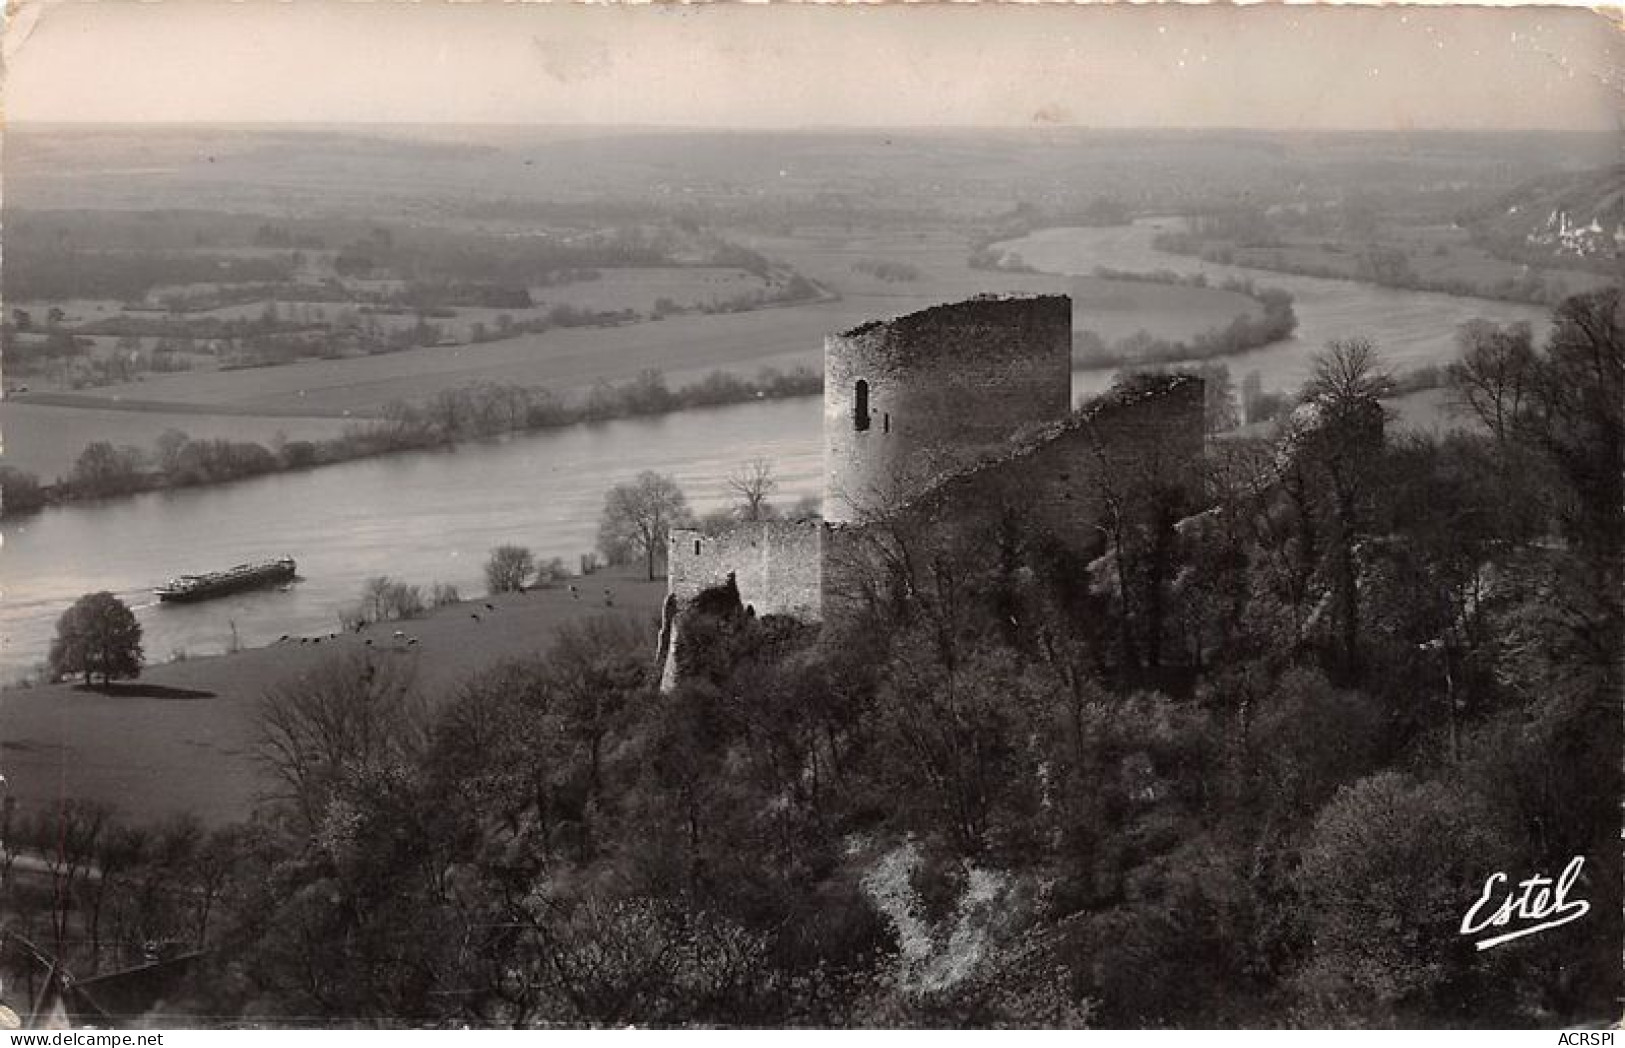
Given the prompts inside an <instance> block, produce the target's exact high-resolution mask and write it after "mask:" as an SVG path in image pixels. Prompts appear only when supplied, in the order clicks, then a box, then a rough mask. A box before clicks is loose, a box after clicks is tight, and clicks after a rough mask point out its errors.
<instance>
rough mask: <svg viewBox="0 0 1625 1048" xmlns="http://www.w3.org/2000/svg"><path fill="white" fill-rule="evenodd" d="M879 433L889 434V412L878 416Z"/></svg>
mask: <svg viewBox="0 0 1625 1048" xmlns="http://www.w3.org/2000/svg"><path fill="white" fill-rule="evenodd" d="M880 431H881V432H882V433H890V432H891V412H889V411H887V412H885V413H883V414H882V415H881V416H880Z"/></svg>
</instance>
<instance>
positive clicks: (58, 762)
mask: <svg viewBox="0 0 1625 1048" xmlns="http://www.w3.org/2000/svg"><path fill="white" fill-rule="evenodd" d="M574 581H575V585H576V587H577V591H578V594H579V595H578V596H577V595H572V594H571V592H570V591H569V590H568V589H567V588H565V587H564V586H559V587H554V588H549V589H541V590H534V591H532V592H530V593H526V594H522V595H518V594H507V595H503V596H500V597H495V598H490V599H489V600H488V599H486V598H477V599H473V600H467V601H463V602H462V603H459V604H452V605H447V606H445V607H442V608H438V609H435V610H434V611H432V612H430V613H429V614H427V615H425V616H424V617H422V618H417V619H411V620H408V621H403V622H387V623H377V624H374V625H372V626H370V627H368V628H367V629H366V630H364V631H362V632H360V633H356V634H336V635H335V634H332V633H321V634H312V633H307V634H296V635H291V636H290V637H289V639H288V640H286V641H277V642H273V643H271V644H268V645H265V646H263V647H257V648H245V649H243V650H242V651H238V652H235V653H233V654H227V655H216V656H210V657H204V658H186V659H182V660H178V661H172V662H165V663H160V664H157V665H152V666H149V667H147V669H146V670H144V671H143V672H142V674H141V677H140V679H139V680H136V681H128V682H123V683H120V684H115V685H113V686H112V687H110V688H105V689H103V688H98V689H84V688H81V687H77V686H75V685H73V684H67V683H64V684H50V685H39V686H35V687H27V688H19V687H10V688H6V689H4V690H0V775H3V776H4V777H5V783H6V796H7V797H14V798H16V800H17V802H18V804H19V805H21V806H22V807H23V808H25V809H26V808H32V807H38V806H40V805H44V804H53V803H58V802H60V801H61V800H63V799H67V798H80V799H85V800H93V801H99V802H102V803H105V804H108V805H111V806H112V807H114V808H115V809H117V810H118V811H119V812H120V813H121V814H122V815H123V816H124V817H125V818H127V819H129V820H131V821H135V822H146V821H155V820H157V819H161V818H164V817H168V816H175V815H181V814H187V813H189V814H192V815H195V816H197V817H198V818H199V819H202V820H203V821H204V822H205V823H206V824H209V825H223V824H226V823H229V822H234V821H238V820H241V819H245V818H247V816H248V814H249V812H250V811H251V810H252V808H253V805H254V801H255V798H256V797H257V796H258V795H259V794H260V793H261V792H262V791H263V790H264V789H265V786H266V783H265V781H264V779H263V777H262V772H261V770H260V768H259V767H258V766H257V764H256V762H255V760H254V757H253V752H254V747H255V710H256V708H257V705H258V702H259V699H260V696H261V695H263V694H264V693H265V691H266V689H268V688H270V687H273V686H275V685H276V684H277V683H278V682H280V681H284V680H288V679H293V678H297V677H298V676H300V675H301V674H304V673H308V672H310V671H311V670H313V669H315V668H317V667H318V666H320V665H321V663H322V662H323V661H324V660H326V659H331V658H334V657H337V656H343V655H346V654H349V655H361V654H364V655H367V656H369V657H372V658H375V659H379V660H389V661H390V662H393V663H395V664H397V665H398V667H399V668H401V669H402V670H404V671H406V672H409V673H410V674H411V675H412V679H413V681H414V684H415V686H416V687H417V688H419V689H420V690H421V691H422V693H423V694H424V695H426V696H429V697H431V698H432V697H437V696H442V695H445V694H447V693H448V692H449V690H450V689H451V688H453V687H455V686H456V684H457V683H458V682H459V681H461V680H463V679H465V678H466V677H467V676H469V675H470V674H472V673H475V672H477V671H478V670H480V669H483V668H486V667H489V666H491V665H493V664H495V663H497V662H500V661H501V660H503V659H507V658H515V657H520V656H524V655H530V654H534V653H537V652H540V651H543V650H545V649H546V648H547V646H548V644H549V643H550V640H551V638H552V636H553V635H554V634H555V633H556V631H557V630H558V628H559V627H560V626H561V625H564V624H565V623H569V622H578V621H582V620H585V619H589V618H591V617H593V616H596V615H602V614H615V615H630V616H634V617H637V618H639V619H642V620H646V621H647V622H648V624H649V636H650V644H651V647H650V657H651V659H652V658H653V638H654V635H655V629H656V623H657V620H658V615H659V608H660V603H661V601H662V600H663V599H664V598H665V592H666V588H665V583H664V581H656V582H649V581H646V580H644V579H640V578H637V577H636V576H635V575H634V574H630V573H627V572H623V571H613V572H611V571H606V572H601V573H598V574H595V575H592V576H589V577H587V578H584V579H576V580H574ZM606 593H607V597H606ZM487 604H489V605H490V607H487ZM397 631H399V632H400V633H401V634H403V636H401V637H396V636H395V634H396V632H397ZM318 639H319V641H320V642H319V643H317V640H318ZM412 641H415V643H412Z"/></svg>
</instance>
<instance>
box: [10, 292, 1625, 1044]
mask: <svg viewBox="0 0 1625 1048" xmlns="http://www.w3.org/2000/svg"><path fill="white" fill-rule="evenodd" d="M1554 320H1555V323H1554V327H1553V330H1552V333H1551V335H1550V337H1549V339H1548V340H1547V341H1546V343H1545V344H1544V345H1535V344H1534V343H1533V342H1532V340H1531V337H1530V333H1529V331H1528V329H1527V328H1521V327H1506V328H1500V327H1493V326H1481V327H1471V328H1468V329H1467V330H1465V331H1464V333H1463V350H1462V356H1461V359H1460V360H1459V361H1458V363H1457V364H1456V365H1454V366H1453V368H1452V369H1451V382H1452V385H1453V386H1454V388H1455V390H1456V393H1457V396H1458V398H1459V399H1460V401H1461V402H1462V404H1463V406H1464V410H1466V411H1467V412H1469V413H1470V414H1471V416H1472V417H1473V419H1474V420H1475V423H1476V424H1475V426H1474V427H1473V428H1472V429H1471V430H1470V431H1452V432H1449V433H1447V434H1445V435H1437V436H1435V435H1419V434H1404V435H1397V434H1394V433H1390V432H1387V431H1385V429H1384V427H1383V425H1382V410H1383V409H1382V408H1381V407H1380V405H1378V404H1377V402H1376V398H1377V397H1378V396H1380V395H1381V394H1382V393H1383V392H1384V391H1385V388H1386V383H1387V378H1386V376H1385V375H1384V373H1383V371H1382V368H1381V362H1380V358H1379V357H1378V356H1377V355H1376V353H1375V352H1374V351H1373V350H1372V348H1371V347H1370V346H1369V345H1368V344H1365V343H1363V342H1360V341H1358V340H1351V341H1347V342H1341V343H1335V344H1333V345H1332V346H1331V347H1329V348H1328V350H1327V351H1326V353H1325V355H1324V356H1323V357H1322V358H1321V359H1320V361H1319V364H1318V367H1317V370H1316V373H1315V377H1314V379H1313V380H1312V381H1311V383H1310V384H1309V386H1308V387H1307V388H1306V389H1305V390H1304V392H1303V398H1302V399H1303V403H1302V406H1300V407H1299V409H1298V410H1297V411H1296V412H1295V413H1294V414H1293V416H1292V418H1291V420H1290V421H1289V422H1287V423H1284V424H1283V427H1282V429H1281V430H1280V432H1278V433H1276V434H1275V435H1273V436H1272V437H1271V438H1270V439H1269V440H1261V441H1252V442H1248V441H1242V440H1228V441H1219V442H1214V443H1213V444H1212V445H1211V446H1210V453H1209V457H1208V461H1207V462H1206V463H1205V469H1204V475H1203V477H1202V478H1201V484H1200V488H1199V490H1197V491H1193V490H1191V488H1190V487H1189V486H1188V485H1180V484H1175V483H1173V482H1172V480H1171V478H1169V477H1164V476H1157V475H1145V476H1133V477H1114V478H1110V479H1109V480H1108V481H1106V482H1104V483H1107V484H1108V485H1109V486H1110V487H1111V489H1112V490H1111V491H1109V492H1107V493H1106V497H1105V499H1104V502H1105V504H1106V505H1107V506H1108V507H1109V512H1108V514H1107V516H1106V518H1105V524H1104V525H1103V527H1102V529H1101V534H1100V535H1099V537H1098V539H1095V540H1089V541H1081V542H1066V541H1062V540H1061V539H1060V538H1058V537H1057V536H1055V535H1052V534H1047V533H1045V532H1044V531H1043V530H1042V529H1041V528H1039V527H1038V526H1037V525H1036V524H1035V523H1034V522H1033V520H1032V519H1030V518H1029V516H1028V515H1027V514H1026V513H1024V512H1023V507H1022V505H1021V504H1020V503H1019V502H1018V501H1015V500H1012V501H1011V502H1010V503H1009V504H990V505H988V506H987V507H986V508H985V511H984V512H980V513H978V514H975V515H974V516H968V517H966V518H965V519H964V520H962V521H956V522H954V524H953V526H952V527H931V528H922V527H916V526H915V525H913V524H910V523H909V522H908V521H906V520H903V519H898V520H896V521H890V522H883V526H881V527H878V528H876V529H875V530H874V538H873V540H872V541H873V542H874V543H875V544H876V548H875V551H874V552H875V553H876V554H878V555H879V556H878V558H877V559H876V560H875V561H873V562H874V563H883V564H885V565H886V566H887V567H886V568H885V569H884V570H881V571H877V572H874V573H873V574H872V575H871V577H870V583H871V584H870V585H869V586H868V587H866V590H865V593H864V594H862V600H861V602H860V607H861V611H860V613H858V614H856V615H854V616H853V617H852V618H851V619H850V620H848V621H845V622H844V623H842V624H840V625H839V626H835V625H832V626H829V627H826V628H824V629H822V630H819V629H816V628H814V627H811V626H808V625H806V624H802V623H798V622H795V621H790V620H784V619H778V618H774V617H762V618H757V617H755V616H754V615H752V614H750V613H748V612H747V611H746V610H745V609H743V608H741V607H739V606H738V602H737V596H736V594H731V593H730V592H729V591H728V590H727V589H726V588H723V589H720V590H716V591H713V592H712V593H711V594H710V595H709V596H708V597H707V598H706V599H705V600H702V601H699V602H697V604H696V607H695V608H694V609H693V610H692V611H691V612H690V613H689V619H688V621H686V622H685V623H684V631H685V634H684V635H685V638H688V640H687V641H686V642H685V646H684V652H685V655H684V665H683V666H682V670H683V677H684V683H683V684H682V685H681V686H680V688H679V689H678V690H677V691H676V692H675V693H673V694H670V695H663V696H662V695H657V694H656V693H655V692H654V687H653V686H654V681H653V680H652V679H651V674H652V671H653V668H654V667H653V665H652V660H651V658H650V654H651V652H650V648H651V633H650V630H649V628H648V624H647V623H644V622H641V621H629V620H622V619H614V618H605V619H602V620H599V621H597V622H595V623H593V624H592V625H590V626H588V627H583V628H578V629H573V630H570V631H567V632H565V633H564V634H563V635H561V636H560V637H559V638H558V641H557V643H556V645H555V646H554V647H553V649H552V650H551V651H550V652H549V653H548V654H547V655H546V656H545V657H540V658H538V659H535V660H531V661H524V662H519V663H513V664H509V665H504V666H501V667H496V668H493V669H492V670H490V671H489V672H487V673H485V674H483V675H481V676H479V677H476V678H475V679H472V680H469V681H467V682H466V683H465V684H464V685H463V686H462V687H460V688H458V689H456V690H455V692H454V693H452V694H447V695H435V696H424V695H420V694H418V692H417V691H416V690H414V689H413V688H412V687H411V682H410V680H409V679H407V678H405V677H404V676H403V675H402V674H401V672H400V671H399V669H398V667H397V665H396V664H394V663H392V662H390V661H389V660H388V659H387V658H386V659H376V658H375V659H370V660H369V659H361V658H356V659H351V660H344V661H336V662H333V663H331V664H329V665H328V666H326V667H325V668H324V669H323V670H322V671H320V672H318V673H316V674H313V675H311V676H309V677H307V678H304V679H300V680H294V681H289V682H287V683H286V684H284V685H283V686H281V687H279V688H278V689H276V690H274V691H273V692H272V693H271V694H270V695H268V696H267V697H266V701H265V705H264V710H263V715H262V719H263V723H264V731H263V750H262V756H263V758H264V759H265V760H266V761H267V767H268V768H269V769H270V770H271V771H272V772H273V773H274V775H275V776H276V778H277V781H278V782H279V784H280V787H281V789H280V791H279V792H280V796H279V797H278V798H276V799H275V800H274V801H272V802H269V803H268V804H267V806H266V807H265V809H264V810H263V811H261V812H260V813H259V816H258V818H257V819H256V820H255V821H254V822H253V823H251V824H248V825H245V826H242V827H238V828H234V829H231V830H228V831H221V832H218V833H216V834H214V835H212V836H204V835H202V834H199V833H196V832H190V833H189V832H188V831H187V830H186V829H185V828H184V827H181V828H176V827H170V828H167V829H163V830H159V831H145V830H142V831H133V830H125V829H118V828H116V827H114V825H113V824H112V823H110V822H108V821H106V819H105V816H98V817H97V818H91V817H90V816H89V815H87V813H85V812H84V811H83V810H77V809H72V808H70V809H66V810H65V813H53V815H52V816H51V818H55V819H72V820H75V821H74V826H75V827H77V829H76V830H75V832H74V833H70V834H66V835H64V834H63V833H62V832H61V827H60V826H54V825H47V824H48V823H49V822H50V820H49V819H46V820H43V821H41V823H40V824H39V825H38V826H37V827H34V828H32V829H29V830H27V832H23V833H21V834H11V835H8V838H7V839H8V840H27V839H29V838H30V836H31V835H32V837H33V838H34V839H42V840H43V839H48V840H53V841H68V842H69V843H70V845H71V847H72V848H73V849H77V850H76V851H75V852H74V854H76V855H79V856H80V860H79V865H78V866H74V865H71V864H70V865H68V866H67V867H65V869H66V873H65V877H66V888H65V890H59V891H56V892H54V893H44V894H42V895H41V896H40V897H39V898H38V899H37V900H36V903H37V906H38V909H37V911H36V912H35V913H34V914H33V915H32V916H31V917H29V918H28V919H27V920H25V921H23V922H22V923H19V924H18V925H17V927H26V928H28V929H29V930H30V931H31V932H32V934H33V936H34V938H35V940H36V941H40V942H42V943H48V942H50V941H51V939H52V938H53V935H54V937H55V939H56V941H57V943H58V946H59V948H60V949H62V950H63V951H64V952H65V953H67V954H68V955H69V957H70V958H72V956H73V951H75V950H77V951H78V952H79V954H80V956H79V957H77V958H76V960H77V961H78V962H79V963H81V964H82V965H83V966H84V967H85V968H87V969H89V970H94V969H95V968H97V967H116V965H114V964H112V963H110V962H111V961H112V960H113V958H112V956H111V952H112V951H114V949H115V948H113V947H106V948H104V947H100V946H99V945H97V941H98V939H99V937H101V936H102V935H103V934H105V938H106V939H107V941H109V942H115V941H130V940H132V939H134V938H137V937H138V933H139V937H142V938H145V939H146V940H149V941H159V942H165V943H174V944H176V948H177V949H179V948H182V947H185V948H188V949H190V948H193V947H204V948H207V949H208V951H209V952H208V953H207V954H206V955H205V957H204V959H203V961H202V962H201V963H200V965H199V967H198V969H197V971H196V973H195V975H194V976H193V978H192V981H191V984H190V989H189V990H188V991H187V992H188V996H187V999H186V1006H187V1007H189V1008H191V1009H192V1010H193V1011H195V1013H196V1014H199V1015H210V1016H239V1017H243V1018H245V1019H253V1020H256V1021H261V1022H268V1023H276V1022H278V1021H279V1018H282V1017H292V1016H303V1017H327V1018H328V1019H329V1020H331V1021H339V1020H343V1021H349V1022H362V1023H378V1024H395V1023H411V1024H421V1023H431V1024H448V1025H450V1024H459V1023H474V1024H481V1025H484V1024H494V1025H504V1026H524V1025H539V1024H555V1023H566V1024H624V1023H637V1024H654V1025H661V1024H679V1023H681V1024H730V1025H767V1026H780V1025H818V1026H849V1025H850V1026H894V1025H930V1026H944V1025H975V1026H1006V1025H1008V1026H1112V1027H1138V1026H1180V1027H1186V1026H1208V1027H1211V1026H1221V1027H1222V1026H1232V1025H1240V1026H1338V1027H1341V1026H1367V1025H1379V1026H1387V1025H1397V1026H1430V1025H1431V1026H1440V1025H1442V1026H1491V1027H1500V1026H1551V1025H1555V1024H1564V1023H1574V1022H1579V1021H1585V1020H1594V1019H1601V1018H1604V1017H1607V1016H1610V1015H1612V1014H1613V1013H1614V1009H1615V1006H1616V999H1617V996H1618V994H1619V991H1620V971H1619V964H1618V943H1619V941H1620V911H1621V899H1620V884H1621V877H1620V865H1619V850H1618V827H1619V808H1618V804H1619V797H1620V766H1621V747H1620V739H1621V731H1620V727H1621V725H1620V707H1619V694H1620V685H1621V677H1620V660H1621V637H1622V632H1621V628H1622V625H1625V613H1622V608H1621V603H1620V594H1621V582H1622V581H1625V580H1622V572H1621V551H1622V541H1625V521H1622V506H1625V498H1622V494H1625V493H1622V489H1621V477H1622V473H1621V466H1622V464H1625V457H1622V452H1625V315H1622V309H1621V296H1620V293H1619V292H1618V291H1617V290H1612V291H1605V292H1599V293H1595V294H1591V295H1588V296H1585V297H1579V298H1573V299H1570V300H1568V301H1566V302H1565V303H1564V304H1563V305H1561V306H1560V307H1559V308H1558V309H1557V310H1556V312H1555V316H1554ZM92 826H93V827H94V830H93V832H92V831H91V830H88V829H86V827H92ZM58 854H59V855H60V854H63V853H62V852H60V851H59V852H58ZM1575 857H1582V858H1583V860H1584V862H1583V867H1582V870H1581V873H1580V876H1579V878H1578V880H1577V881H1576V883H1575V886H1574V888H1573V891H1572V897H1574V898H1583V899H1585V900H1586V901H1588V902H1589V903H1590V910H1589V912H1588V914H1587V915H1586V916H1585V917H1584V919H1582V920H1579V921H1577V922H1574V923H1571V924H1568V925H1566V926H1564V927H1561V928H1556V929H1552V930H1550V931H1547V932H1545V933H1543V934H1540V935H1534V936H1529V937H1526V938H1521V939H1518V940H1517V941H1515V942H1510V943H1507V944H1505V945H1503V946H1500V947H1497V948H1495V949H1491V950H1486V951H1480V950H1477V949H1475V945H1474V941H1473V938H1472V937H1469V936H1464V935H1462V934H1461V933H1460V924H1461V920H1462V916H1463V914H1464V913H1465V912H1466V911H1467V909H1468V907H1470V906H1471V905H1472V904H1473V903H1474V901H1475V900H1477V899H1478V898H1479V896H1480V894H1481V893H1482V891H1483V887H1484V884H1485V881H1486V878H1488V877H1490V876H1491V875H1492V874H1494V873H1497V872H1505V873H1507V874H1508V875H1509V876H1510V877H1511V880H1512V881H1513V882H1517V881H1520V880H1522V879H1524V878H1527V877H1531V876H1534V875H1535V874H1537V873H1542V874H1545V875H1547V876H1549V877H1555V876H1556V875H1557V874H1558V873H1559V872H1560V871H1561V870H1562V869H1563V868H1564V867H1565V866H1566V865H1568V864H1569V863H1570V862H1571V860H1573V859H1574V858H1575ZM92 865H93V866H95V867H97V868H98V869H99V870H100V872H101V876H100V878H99V879H97V880H95V881H94V882H92V881H91V880H89V879H88V878H86V877H84V876H83V874H82V869H83V868H84V867H86V866H92ZM76 870H77V871H80V872H79V873H77V874H76V872H75V871H76ZM166 871H167V872H166ZM63 876H64V875H63V874H61V873H59V874H58V879H57V882H56V883H57V886H58V887H59V888H61V887H62V885H63V882H62V877H63ZM76 876H78V878H79V879H78V880H77V881H76V880H75V877H76ZM121 922H124V923H121ZM131 922H133V923H131ZM136 925H139V928H137V927H136ZM98 926H99V927H100V928H101V929H103V931H102V932H97V931H95V930H91V929H95V928H96V927H98ZM115 926H118V928H119V929H121V930H119V931H112V930H108V929H113V928H114V927H115ZM81 932H86V933H85V934H80V933H81ZM74 943H88V944H90V945H79V946H74V945H72V944H74ZM97 950H100V951H101V955H100V956H98V955H97V954H96V953H95V952H88V953H87V951H97Z"/></svg>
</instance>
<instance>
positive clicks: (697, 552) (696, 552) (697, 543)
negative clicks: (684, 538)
mask: <svg viewBox="0 0 1625 1048" xmlns="http://www.w3.org/2000/svg"><path fill="white" fill-rule="evenodd" d="M694 555H695V556H696V557H698V556H699V555H700V540H699V539H695V540H694Z"/></svg>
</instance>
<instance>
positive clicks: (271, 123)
mask: <svg viewBox="0 0 1625 1048" xmlns="http://www.w3.org/2000/svg"><path fill="white" fill-rule="evenodd" d="M134 127H139V128H164V129H188V128H217V129H231V130H254V131H262V130H285V131H314V130H351V129H353V130H373V129H393V130H400V129H412V128H423V129H447V128H493V129H503V130H521V131H621V132H637V133H693V132H722V133H731V134H763V133H767V134H772V133H779V134H783V133H796V134H830V133H835V134H852V133H873V134H887V133H897V132H910V133H917V132H983V133H986V132H1031V133H1036V134H1042V133H1053V132H1090V133H1107V134H1115V133H1129V134H1148V133H1156V134H1258V135H1323V134H1334V135H1337V134H1363V135H1373V134H1376V135H1412V134H1468V135H1530V134H1550V135H1621V134H1625V120H1622V121H1621V124H1620V126H1618V127H1614V128H1597V127H1462V126H1429V127H1405V128H1395V127H1376V126H1347V127H1268V126H1246V125H1225V124H1160V125H1159V124H1132V125H1131V124H1123V125H1117V124H1107V125H1101V124H1065V123H1054V124H1051V123H1042V124H1040V123H1023V124H748V125H738V124H659V123H650V124H643V123H626V124H598V123H527V122H520V121H506V120H333V121H320V120H18V119H12V120H8V121H6V125H5V131H36V132H37V131H91V130H112V129H119V128H134ZM0 134H3V132H0Z"/></svg>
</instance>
